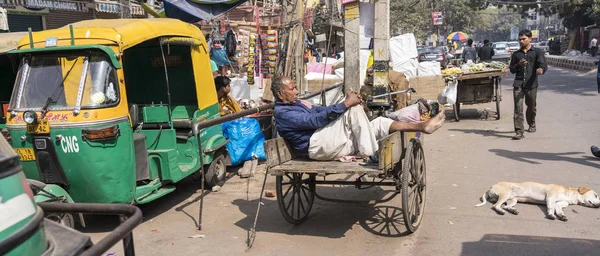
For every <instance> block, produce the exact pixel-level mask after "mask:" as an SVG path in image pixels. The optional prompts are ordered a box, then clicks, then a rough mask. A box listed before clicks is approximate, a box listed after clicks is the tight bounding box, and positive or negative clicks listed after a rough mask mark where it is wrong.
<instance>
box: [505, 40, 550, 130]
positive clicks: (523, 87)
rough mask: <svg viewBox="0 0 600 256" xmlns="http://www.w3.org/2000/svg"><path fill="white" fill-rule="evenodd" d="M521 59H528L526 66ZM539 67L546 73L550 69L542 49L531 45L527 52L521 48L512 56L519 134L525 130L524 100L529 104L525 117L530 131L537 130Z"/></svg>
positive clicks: (516, 125)
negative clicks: (521, 63) (522, 64)
mask: <svg viewBox="0 0 600 256" xmlns="http://www.w3.org/2000/svg"><path fill="white" fill-rule="evenodd" d="M521 59H525V60H527V64H525V66H521V65H520V64H519V61H521ZM538 68H541V69H542V70H543V73H546V70H547V69H548V65H547V64H546V57H545V56H544V52H543V51H542V50H541V49H537V48H534V47H531V48H530V49H529V50H528V51H527V52H525V51H524V50H523V49H520V50H518V51H516V52H515V53H513V55H512V56H511V60H510V72H511V73H513V74H515V81H514V83H513V90H514V91H513V96H514V100H515V101H514V102H515V116H514V123H515V133H516V134H517V135H519V134H521V135H522V134H523V133H524V131H525V128H524V126H523V122H524V118H523V101H524V102H525V105H526V106H527V111H526V112H525V117H526V118H527V124H529V130H528V131H530V132H535V130H536V126H535V116H536V114H537V88H538V74H537V69H538Z"/></svg>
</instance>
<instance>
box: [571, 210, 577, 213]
mask: <svg viewBox="0 0 600 256" xmlns="http://www.w3.org/2000/svg"><path fill="white" fill-rule="evenodd" d="M571 211H573V212H574V213H579V212H578V211H575V209H571Z"/></svg>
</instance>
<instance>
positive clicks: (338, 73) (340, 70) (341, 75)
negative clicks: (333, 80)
mask: <svg viewBox="0 0 600 256" xmlns="http://www.w3.org/2000/svg"><path fill="white" fill-rule="evenodd" d="M333 72H334V73H335V75H336V76H337V77H339V78H341V79H344V68H338V69H336V70H334V71H333Z"/></svg>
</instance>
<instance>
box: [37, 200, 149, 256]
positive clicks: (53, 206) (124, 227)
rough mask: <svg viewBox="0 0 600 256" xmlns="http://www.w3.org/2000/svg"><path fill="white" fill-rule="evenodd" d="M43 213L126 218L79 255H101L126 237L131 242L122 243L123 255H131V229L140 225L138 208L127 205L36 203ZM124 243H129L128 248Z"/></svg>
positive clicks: (140, 216) (140, 213) (140, 217)
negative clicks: (129, 253)
mask: <svg viewBox="0 0 600 256" xmlns="http://www.w3.org/2000/svg"><path fill="white" fill-rule="evenodd" d="M38 205H39V206H40V207H42V209H44V211H45V212H66V213H87V214H95V215H120V216H123V215H124V216H126V217H127V219H126V220H125V221H123V222H122V223H121V224H120V225H119V226H117V227H116V228H115V229H114V230H113V231H112V232H110V234H108V235H107V236H106V237H104V238H103V239H102V240H100V241H99V242H98V243H96V244H94V245H93V246H92V247H90V248H89V249H87V250H85V251H84V252H83V253H82V254H81V255H82V256H83V255H85V256H87V255H102V253H104V252H106V251H108V250H109V249H110V248H111V247H112V246H113V245H115V244H116V243H118V242H119V241H120V240H123V239H125V238H126V237H127V236H129V238H131V241H123V243H124V246H125V254H126V255H127V254H128V249H129V250H130V251H131V253H133V249H134V248H133V236H131V232H132V231H133V229H134V228H135V227H136V226H137V225H139V224H140V223H142V211H141V210H140V208H138V207H136V206H133V205H128V204H87V203H71V204H62V203H38ZM126 242H129V246H131V247H130V248H128V245H127V244H126Z"/></svg>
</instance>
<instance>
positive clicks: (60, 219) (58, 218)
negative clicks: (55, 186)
mask: <svg viewBox="0 0 600 256" xmlns="http://www.w3.org/2000/svg"><path fill="white" fill-rule="evenodd" d="M27 183H28V184H29V187H30V188H31V190H32V192H33V193H34V194H35V195H37V194H38V193H40V192H41V191H44V193H46V194H48V195H49V196H51V197H56V196H54V195H52V193H50V192H49V191H46V190H44V188H45V187H46V183H44V182H41V181H39V180H34V179H27ZM48 202H54V203H57V204H68V203H69V202H68V201H67V199H65V198H64V197H56V198H55V199H53V201H48ZM44 218H47V219H49V220H51V221H54V222H56V223H58V224H60V225H63V226H66V227H69V228H73V229H74V228H75V219H74V218H73V215H72V214H70V213H46V214H45V216H44ZM82 223H83V222H82Z"/></svg>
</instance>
